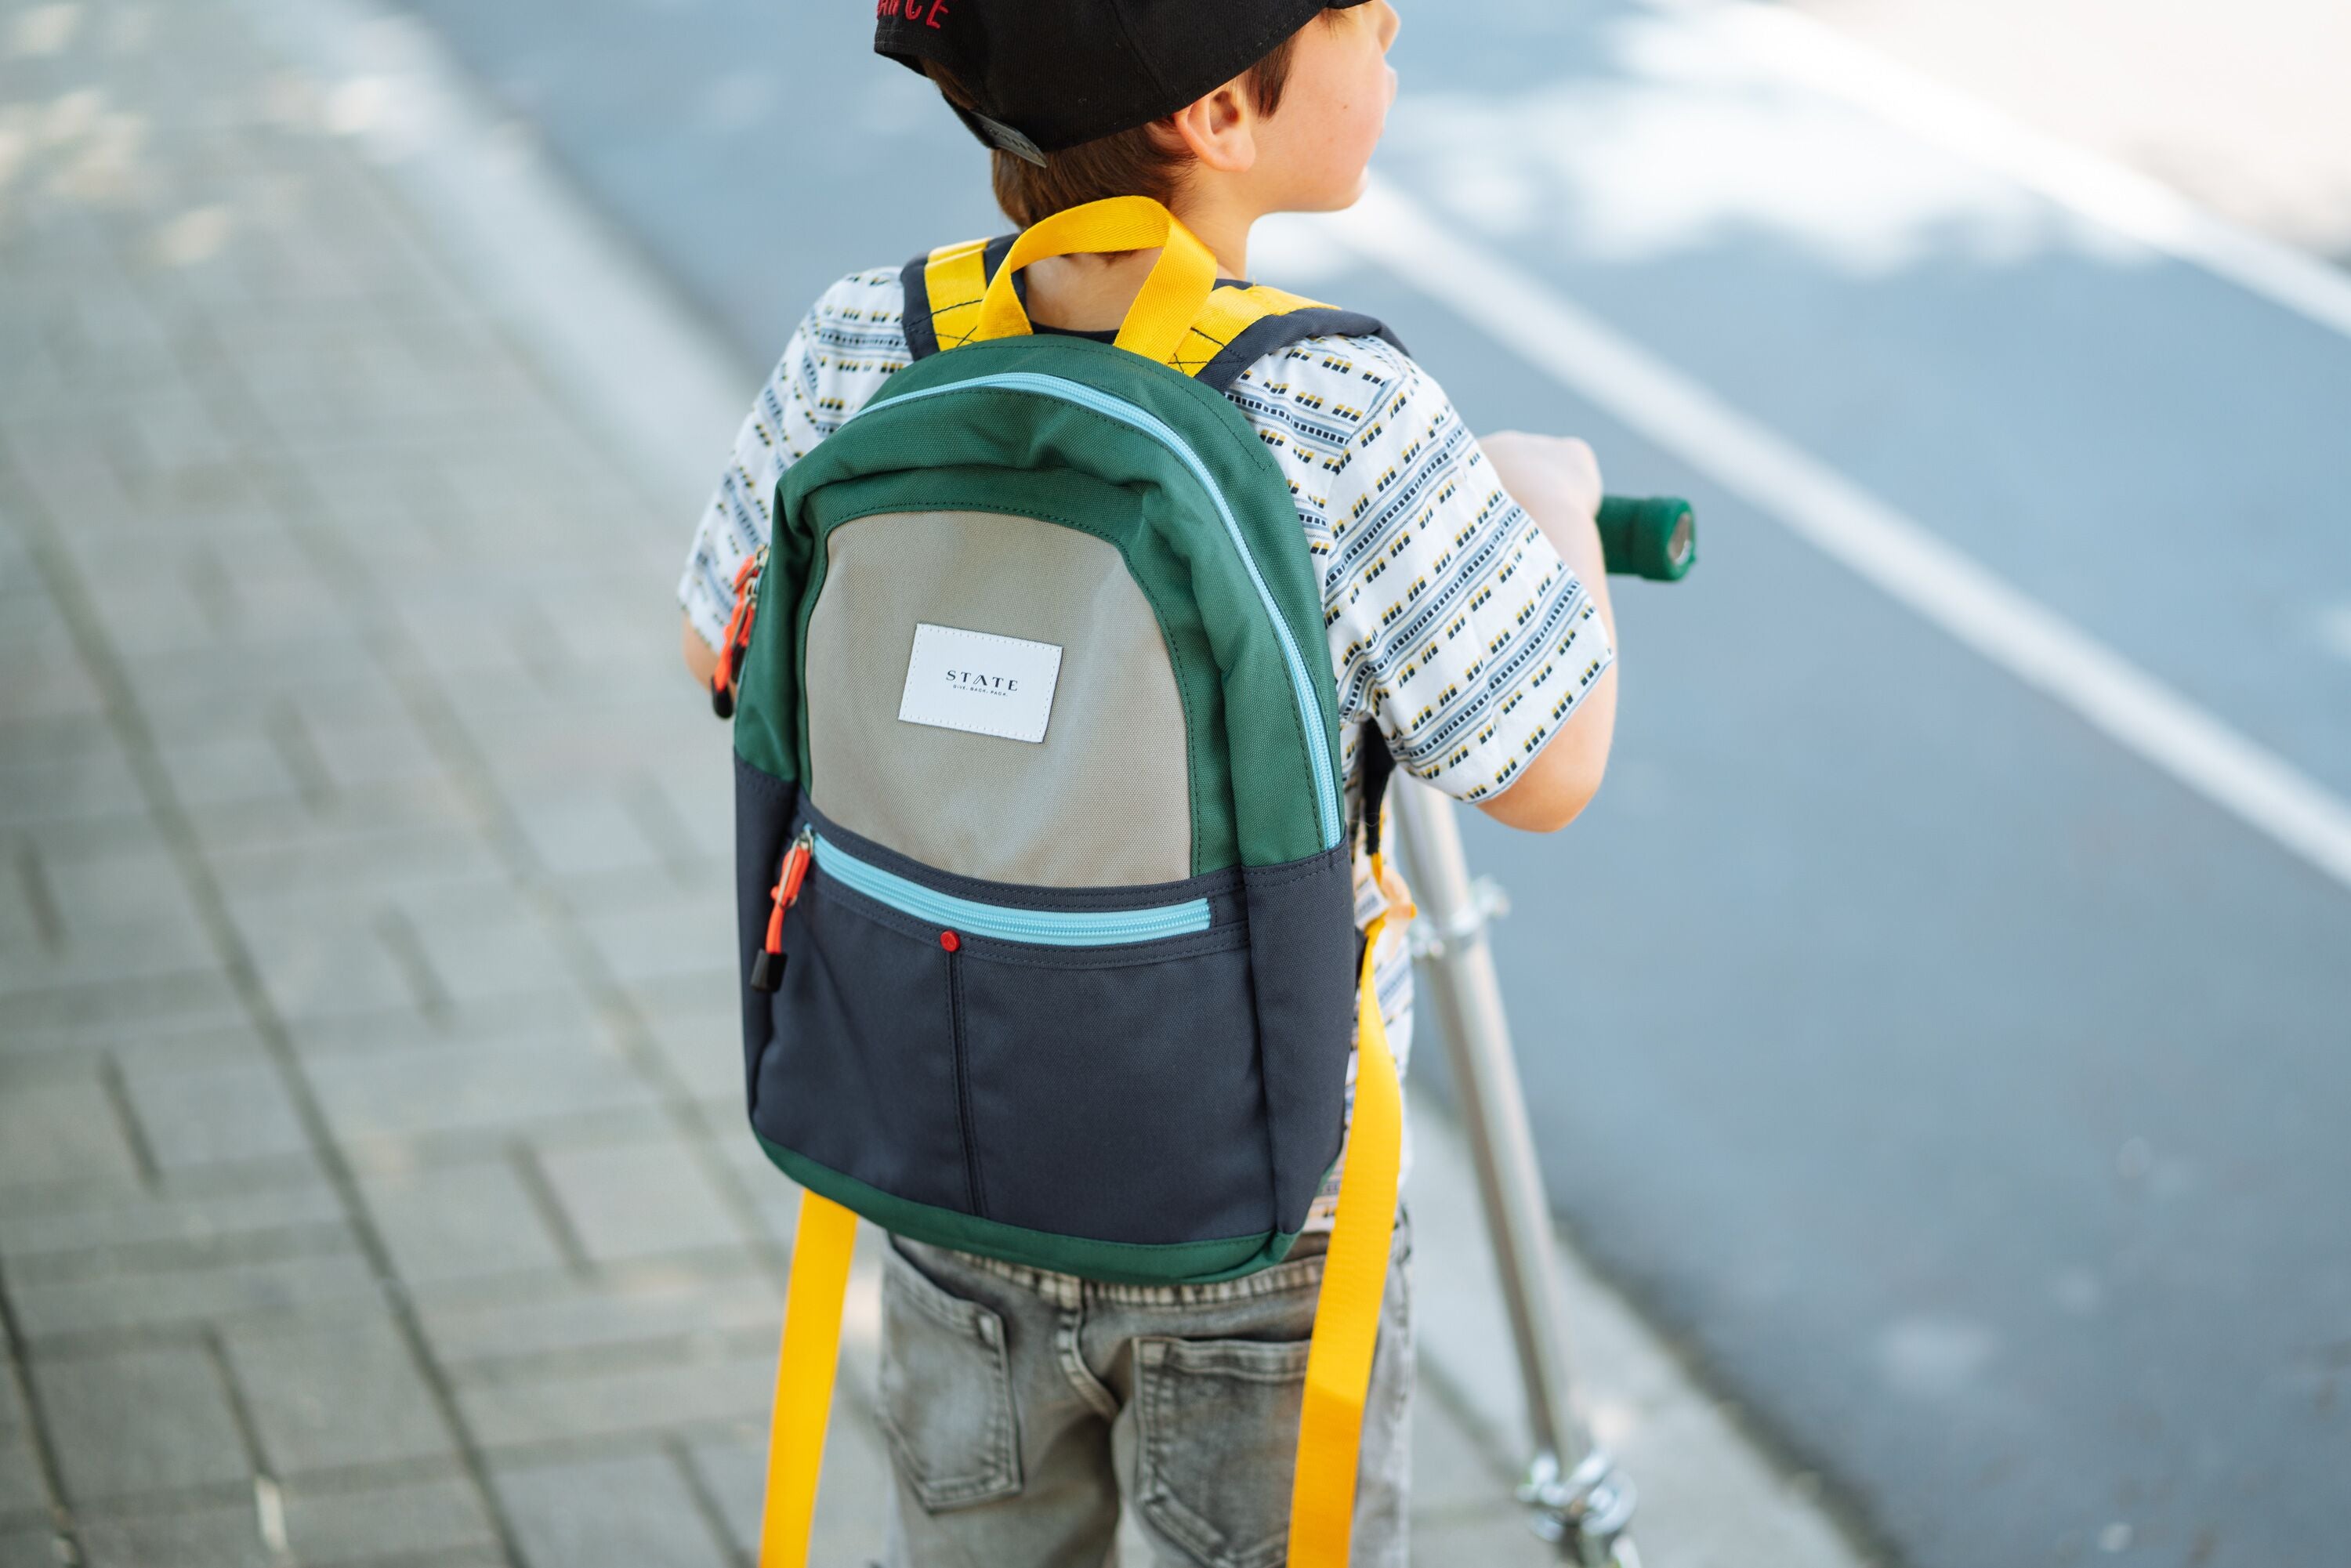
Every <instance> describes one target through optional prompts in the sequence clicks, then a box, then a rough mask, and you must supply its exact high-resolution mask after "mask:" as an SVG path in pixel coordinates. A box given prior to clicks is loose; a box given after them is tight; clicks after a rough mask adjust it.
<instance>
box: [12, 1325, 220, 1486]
mask: <svg viewBox="0 0 2351 1568" xmlns="http://www.w3.org/2000/svg"><path fill="white" fill-rule="evenodd" d="M32 1374H33V1383H34V1385H35V1386H36V1387H37V1389H38V1391H39V1396H40V1402H41V1409H42V1412H43V1415H44V1416H46V1418H47V1424H48V1431H49V1441H50V1444H51V1446H52V1447H53V1448H54V1449H55V1451H56V1453H57V1469H58V1472H59V1475H60V1479H61V1480H62V1482H63V1484H64V1487H65V1490H66V1496H67V1498H68V1500H69V1501H71V1502H73V1503H75V1504H77V1505H78V1504H82V1503H87V1502H93V1501H104V1500H110V1499H117V1498H123V1497H129V1496H132V1495H135V1494H138V1493H141V1492H152V1491H162V1490H184V1489H188V1488H193V1487H202V1486H210V1485H219V1484H223V1483H231V1484H234V1483H236V1482H241V1481H243V1480H244V1479H246V1474H247V1470H246V1457H245V1448H244V1444H243V1441H242V1439H241V1438H240V1437H238V1435H237V1427H236V1418H235V1416H234V1415H233V1414H232V1413H231V1411H230V1406H229V1401H228V1391H227V1390H226V1389H225V1388H224V1387H222V1385H221V1380H220V1373H219V1371H218V1369H217V1368H216V1367H215V1366H214V1364H213V1358H212V1356H211V1354H209V1353H207V1352H205V1351H204V1350H201V1349H197V1348H193V1347H186V1346H167V1347H159V1348H155V1349H149V1350H124V1351H118V1352H115V1353H113V1354H105V1355H93V1356H76V1357H72V1358H57V1359H52V1358H48V1357H44V1356H40V1355H36V1356H35V1357H34V1358H33V1360H32Z"/></svg>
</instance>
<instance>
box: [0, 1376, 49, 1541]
mask: <svg viewBox="0 0 2351 1568" xmlns="http://www.w3.org/2000/svg"><path fill="white" fill-rule="evenodd" d="M48 1506H49V1487H48V1482H47V1480H46V1479H43V1477H42V1475H41V1459H40V1455H39V1454H38V1453H37V1451H36V1450H35V1448H34V1446H33V1415H32V1412H31V1411H30V1410H28V1409H26V1407H25V1396H24V1394H23V1393H22V1391H21V1390H19V1389H18V1388H17V1386H16V1375H15V1374H14V1373H13V1372H11V1371H10V1370H9V1369H8V1368H7V1367H6V1366H5V1365H0V1521H17V1520H19V1519H21V1518H23V1517H25V1516H27V1515H30V1516H34V1517H39V1516H43V1515H45V1514H46V1513H47V1510H48Z"/></svg>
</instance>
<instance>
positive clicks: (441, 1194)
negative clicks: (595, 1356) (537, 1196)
mask: <svg viewBox="0 0 2351 1568" xmlns="http://www.w3.org/2000/svg"><path fill="white" fill-rule="evenodd" d="M362 1179H363V1181H364V1184H365V1186H366V1188H367V1201H368V1207H369V1209H370V1210H371V1212H372V1214H373V1215H374V1217H375V1223H376V1226H377V1228H378V1230H379V1231H380V1233H381V1235H382V1237H383V1240H384V1245H385V1246H386V1247H387V1248H389V1249H391V1251H392V1260H393V1262H394V1264H395V1265H396V1266H397V1268H398V1269H399V1270H400V1276H401V1278H402V1279H403V1280H405V1281H408V1282H409V1283H410V1284H412V1285H430V1284H438V1283H445V1282H448V1281H465V1280H478V1279H487V1278H492V1277H495V1276H497V1275H502V1274H515V1273H522V1272H527V1271H528V1270H555V1269H561V1268H562V1267H563V1266H564V1258H563V1253H562V1252H561V1250H560V1249H559V1248H558V1247H557V1246H556V1243H555V1239H554V1238H553V1237H551V1236H550V1235H549V1233H548V1229H547V1225H546V1222H545V1221H544V1220H543V1219H542V1218H540V1216H539V1212H538V1205H537V1204H536V1203H535V1202H534V1201H533V1199H532V1197H531V1195H530V1193H529V1191H528V1189H527V1188H525V1187H524V1186H523V1185H522V1181H521V1179H520V1178H519V1177H518V1176H517V1175H516V1174H515V1171H514V1168H513V1166H510V1165H508V1164H507V1163H505V1162H503V1161H494V1162H475V1163H470V1164H465V1165H452V1166H435V1167H434V1168H431V1169H427V1170H416V1171H411V1172H406V1173H401V1174H380V1175H373V1176H366V1177H363V1178H362Z"/></svg>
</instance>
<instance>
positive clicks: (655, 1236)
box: [539, 1137, 745, 1263]
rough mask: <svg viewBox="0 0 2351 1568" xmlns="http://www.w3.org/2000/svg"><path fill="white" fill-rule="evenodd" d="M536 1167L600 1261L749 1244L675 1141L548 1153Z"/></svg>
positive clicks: (590, 1253) (585, 1245) (582, 1242)
mask: <svg viewBox="0 0 2351 1568" xmlns="http://www.w3.org/2000/svg"><path fill="white" fill-rule="evenodd" d="M539 1165H540V1167H541V1168H542V1169H543V1170H545V1171H546V1173H547V1180H548V1185H549V1186H551V1187H552V1188H553V1189H554V1191H555V1196H556V1200H557V1201H558V1202H559V1203H560V1204H561V1205H562V1206H563V1212H564V1214H565V1216H566V1217H567V1218H569V1220H570V1222H571V1229H572V1233H573V1234H574V1235H576V1236H578V1237H579V1238H580V1246H581V1247H582V1248H583V1249H585V1250H586V1252H587V1254H588V1256H589V1258H590V1259H591V1260H594V1261H596V1262H599V1263H612V1262H620V1261H624V1260H628V1259H632V1258H647V1257H658V1256H661V1255H662V1254H664V1253H671V1252H690V1251H695V1250H697V1249H704V1248H739V1247H741V1246H742V1245H743V1243H744V1240H745V1237H744V1235H743V1232H742V1231H741V1229H740V1228H738V1227H737V1225H736V1224H735V1222H734V1220H733V1219H732V1218H730V1217H729V1216H728V1214H727V1212H726V1204H725V1202H724V1200H722V1199H721V1198H720V1197H719V1195H718V1192H717V1189H716V1188H715V1187H713V1186H711V1185H710V1180H709V1178H708V1177H707V1176H704V1175H703V1172H702V1166H701V1163H700V1162H699V1161H698V1160H697V1159H696V1158H695V1156H694V1155H693V1154H692V1153H691V1152H690V1151H689V1150H688V1149H687V1148H686V1146H685V1145H684V1143H682V1142H681V1141H679V1140H678V1139H676V1138H674V1137H670V1138H664V1139H661V1140H658V1141H655V1142H648V1143H632V1144H614V1145H604V1146H601V1147H589V1148H576V1149H574V1148H563V1149H549V1150H545V1151H542V1153H541V1154H540V1155H539Z"/></svg>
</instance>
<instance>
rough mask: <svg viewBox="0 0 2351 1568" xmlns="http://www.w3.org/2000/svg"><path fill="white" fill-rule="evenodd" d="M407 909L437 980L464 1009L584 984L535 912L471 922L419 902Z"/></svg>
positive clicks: (409, 902) (405, 902) (407, 905)
mask: <svg viewBox="0 0 2351 1568" xmlns="http://www.w3.org/2000/svg"><path fill="white" fill-rule="evenodd" d="M402 906H403V907H404V908H406V909H407V910H408V911H409V913H410V924H411V925H412V926H413V929H414V930H415V932H416V936H417V940H418V942H419V943H420V944H421V946H423V951H424V956H425V959H426V961H427V962H428V963H430V964H431V965H432V967H433V972H434V976H435V977H438V979H439V980H440V983H441V985H442V987H443V988H444V990H445V991H446V992H447V994H448V996H449V998H451V1000H452V1001H454V1002H455V1003H458V1004H459V1005H463V1004H465V1003H467V1002H476V1001H481V1000H483V999H485V998H491V997H507V996H537V995H543V994H546V993H549V992H561V991H565V990H569V989H572V988H576V987H577V986H578V985H579V983H580V977H579V975H578V974H577V972H576V971H575V970H574V969H573V968H572V967H571V965H570V963H569V961H568V960H567V959H566V958H565V956H564V955H563V950H562V949H561V947H560V946H558V945H557V943H556V941H555V938H554V936H553V934H552V933H551V932H550V931H549V928H548V925H547V924H546V922H545V921H543V920H542V919H540V918H539V917H538V915H534V914H528V913H524V912H521V911H516V912H514V913H511V914H502V915H491V916H488V917H486V918H467V917H465V916H463V915H438V916H435V915H429V914H427V913H425V912H424V911H423V910H422V909H420V908H418V906H417V904H416V902H415V901H413V900H403V901H402Z"/></svg>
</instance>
